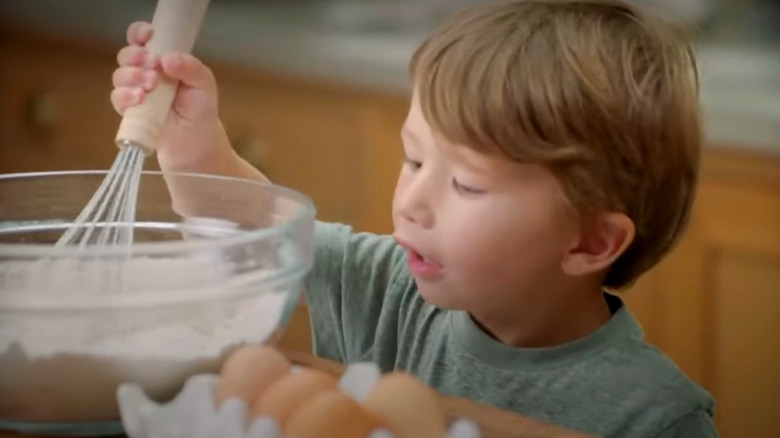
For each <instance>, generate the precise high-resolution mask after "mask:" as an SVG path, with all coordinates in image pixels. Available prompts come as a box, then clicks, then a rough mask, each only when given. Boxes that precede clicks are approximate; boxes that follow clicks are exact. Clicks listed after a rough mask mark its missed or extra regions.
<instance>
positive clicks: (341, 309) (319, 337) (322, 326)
mask: <svg viewBox="0 0 780 438" xmlns="http://www.w3.org/2000/svg"><path fill="white" fill-rule="evenodd" d="M315 236H316V237H315V240H316V246H315V248H316V249H315V261H314V267H313V268H312V271H311V273H310V274H309V276H308V277H307V279H306V283H305V294H306V300H307V302H308V305H309V314H310V318H311V325H312V332H313V333H312V340H313V348H314V353H315V354H316V355H318V356H321V357H325V358H328V359H332V360H336V361H339V362H343V363H349V362H354V361H358V360H362V359H363V358H364V357H365V355H367V354H368V353H369V352H370V351H371V349H372V347H373V344H374V338H375V334H376V330H377V325H378V322H379V321H380V319H382V318H381V316H382V313H383V312H392V311H393V308H394V307H395V306H392V305H385V304H386V303H387V302H388V301H390V300H395V299H398V296H397V295H398V294H396V293H393V292H392V291H393V290H397V288H394V283H395V282H396V281H397V280H398V278H399V276H400V273H401V272H403V262H402V261H403V251H402V250H400V248H399V247H398V245H396V243H395V240H394V239H393V238H392V237H391V236H379V235H376V234H371V233H355V232H354V231H353V230H352V228H350V227H349V226H346V225H341V224H329V223H322V222H318V223H317V224H316V227H315ZM385 320H392V318H386V319H385Z"/></svg>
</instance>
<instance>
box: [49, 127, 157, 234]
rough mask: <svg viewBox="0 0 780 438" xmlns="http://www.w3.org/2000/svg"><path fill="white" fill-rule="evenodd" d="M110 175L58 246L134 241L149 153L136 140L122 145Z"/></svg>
mask: <svg viewBox="0 0 780 438" xmlns="http://www.w3.org/2000/svg"><path fill="white" fill-rule="evenodd" d="M119 149H120V150H119V153H118V154H117V157H116V159H115V160H114V163H113V164H112V165H111V168H110V169H109V171H108V174H107V175H106V178H105V179H104V180H103V182H102V183H101V184H100V187H98V189H97V190H96V191H95V194H94V195H93V196H92V198H91V199H90V200H89V202H88V203H87V205H86V206H85V207H84V209H83V210H82V211H81V213H80V214H79V216H78V217H77V218H76V219H75V220H74V222H73V224H72V225H71V226H69V228H68V229H67V230H66V231H65V233H64V234H63V235H62V236H61V237H60V239H59V240H58V241H57V243H56V244H55V248H62V247H64V246H73V245H76V246H78V247H79V248H80V249H84V248H85V247H86V246H88V245H97V246H117V245H119V246H126V247H128V248H129V247H130V245H132V243H133V238H134V237H133V229H134V228H133V227H134V222H135V217H136V206H137V201H138V190H139V188H140V185H141V171H142V170H143V166H144V159H145V158H146V153H145V151H144V149H143V147H141V146H139V145H136V144H134V143H132V142H125V143H123V144H121V145H120V147H119Z"/></svg>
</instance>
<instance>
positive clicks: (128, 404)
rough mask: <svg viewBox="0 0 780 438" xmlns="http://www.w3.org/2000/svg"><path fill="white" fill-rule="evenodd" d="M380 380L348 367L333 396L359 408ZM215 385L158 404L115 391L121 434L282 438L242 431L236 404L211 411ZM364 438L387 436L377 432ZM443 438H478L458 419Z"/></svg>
mask: <svg viewBox="0 0 780 438" xmlns="http://www.w3.org/2000/svg"><path fill="white" fill-rule="evenodd" d="M297 369H299V368H294V369H293V371H295V370H297ZM380 377H381V374H380V371H379V368H378V367H377V366H376V365H374V364H371V363H356V364H351V365H349V366H348V367H347V368H346V371H345V373H344V374H343V375H342V377H341V379H340V380H339V390H340V391H342V392H344V393H345V394H347V395H349V396H350V397H352V398H354V399H355V400H356V401H358V402H359V403H362V402H364V401H365V400H366V398H367V397H368V394H369V393H370V392H371V390H372V389H373V388H374V385H376V383H377V382H378V381H379V379H380ZM218 380H219V376H217V375H213V374H199V375H195V376H192V377H190V378H189V379H188V380H187V383H186V384H185V386H184V388H183V389H182V391H181V392H179V394H178V395H177V396H176V398H174V399H173V400H171V401H170V402H167V403H164V404H158V403H156V402H154V401H152V400H150V399H149V398H148V397H147V396H146V395H145V394H144V392H143V390H142V389H141V388H140V386H138V385H137V384H133V383H125V384H123V385H121V386H120V387H119V389H118V392H117V396H118V401H119V409H120V412H121V416H122V424H123V426H124V428H125V433H126V434H127V436H128V437H129V438H287V437H284V436H282V433H281V432H280V431H279V427H278V425H277V424H276V422H275V421H274V420H273V419H270V418H258V419H256V420H254V421H253V422H251V423H250V424H249V427H248V428H247V427H246V426H245V425H246V424H248V423H247V418H248V415H249V408H248V407H247V404H246V403H245V402H244V401H243V400H241V399H238V398H232V399H228V400H226V401H225V402H224V403H222V405H221V406H220V407H219V408H217V407H216V406H215V396H214V395H215V391H216V388H217V385H218ZM368 438H393V435H392V434H391V433H389V432H388V431H386V430H383V429H378V430H375V431H373V432H372V433H371V435H369V437H368ZM421 438H424V437H421ZM443 438H481V433H480V431H479V428H478V426H477V425H476V424H475V423H474V422H472V421H471V420H468V419H458V420H456V421H454V422H453V423H452V424H451V425H450V427H449V430H448V431H447V434H446V436H445V437H443Z"/></svg>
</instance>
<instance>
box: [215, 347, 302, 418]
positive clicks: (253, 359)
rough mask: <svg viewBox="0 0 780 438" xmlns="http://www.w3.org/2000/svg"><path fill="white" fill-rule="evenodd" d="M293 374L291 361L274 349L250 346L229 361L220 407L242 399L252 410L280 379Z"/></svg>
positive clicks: (221, 380)
mask: <svg viewBox="0 0 780 438" xmlns="http://www.w3.org/2000/svg"><path fill="white" fill-rule="evenodd" d="M289 373H290V362H289V361H288V360H287V358H285V357H284V356H283V355H282V354H281V353H279V352H278V351H276V350H275V349H273V348H271V347H265V346H248V347H241V348H239V349H237V350H236V351H234V352H233V353H232V354H231V355H230V356H229V357H228V358H227V360H225V363H224V365H223V366H222V372H221V374H220V378H219V385H218V386H217V405H220V404H222V403H223V402H224V401H225V400H227V399H229V398H232V397H238V398H241V399H243V400H244V401H245V402H246V403H247V404H248V405H249V406H250V407H251V406H252V403H254V401H255V400H257V398H258V397H259V396H260V395H261V394H262V393H263V391H265V389H266V388H268V387H269V386H271V384H272V383H274V382H275V381H276V380H278V379H280V378H282V377H283V376H285V375H287V374H289Z"/></svg>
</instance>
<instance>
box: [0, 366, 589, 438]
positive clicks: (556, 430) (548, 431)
mask: <svg viewBox="0 0 780 438" xmlns="http://www.w3.org/2000/svg"><path fill="white" fill-rule="evenodd" d="M283 351H284V353H285V354H286V355H287V357H288V358H289V359H290V361H292V362H293V363H296V364H298V365H303V366H309V367H313V368H317V369H320V370H323V371H326V372H329V373H332V374H334V375H337V376H340V375H341V374H342V373H343V372H344V370H345V368H346V367H345V366H344V365H342V364H339V363H336V362H332V361H329V360H325V359H321V358H318V357H314V356H312V355H310V354H307V353H302V352H298V351H293V350H283ZM442 404H443V406H444V409H445V413H446V415H447V417H448V418H449V419H456V418H468V419H471V420H472V421H474V422H476V423H477V424H478V425H479V427H480V429H481V431H482V437H483V438H594V437H592V436H589V435H584V434H582V433H578V432H574V431H571V430H568V429H565V428H562V427H559V426H555V425H551V424H546V423H542V422H538V421H534V420H531V419H528V418H525V417H522V416H520V415H517V414H514V413H512V412H509V411H505V410H501V409H497V408H494V407H492V406H488V405H485V404H481V403H475V402H473V401H471V400H468V399H465V398H461V397H450V396H442ZM0 438H52V437H37V436H31V435H13V434H9V433H6V432H0Z"/></svg>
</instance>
